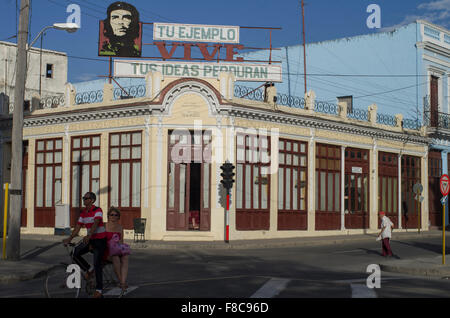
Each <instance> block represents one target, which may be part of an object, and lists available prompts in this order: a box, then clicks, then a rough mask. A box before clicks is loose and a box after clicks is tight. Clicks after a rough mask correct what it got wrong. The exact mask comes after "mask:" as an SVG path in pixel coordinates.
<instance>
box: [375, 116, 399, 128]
mask: <svg viewBox="0 0 450 318" xmlns="http://www.w3.org/2000/svg"><path fill="white" fill-rule="evenodd" d="M377 123H378V124H381V125H387V126H393V127H395V126H397V118H395V116H392V115H386V114H379V113H377Z"/></svg>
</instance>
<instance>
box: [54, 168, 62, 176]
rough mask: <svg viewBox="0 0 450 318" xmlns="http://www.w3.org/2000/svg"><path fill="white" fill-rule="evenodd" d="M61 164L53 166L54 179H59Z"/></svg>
mask: <svg viewBox="0 0 450 318" xmlns="http://www.w3.org/2000/svg"><path fill="white" fill-rule="evenodd" d="M61 170H62V168H61V166H59V167H55V179H61Z"/></svg>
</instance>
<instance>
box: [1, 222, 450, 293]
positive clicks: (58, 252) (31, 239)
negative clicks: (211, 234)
mask: <svg viewBox="0 0 450 318" xmlns="http://www.w3.org/2000/svg"><path fill="white" fill-rule="evenodd" d="M431 237H442V232H441V231H438V230H430V231H422V232H421V233H420V234H418V233H417V232H397V233H394V234H393V240H402V239H420V238H431ZM63 238H64V237H63V236H55V235H37V234H22V235H21V259H20V260H19V261H10V260H3V259H1V260H0V285H2V284H11V283H16V282H20V281H26V280H31V279H35V278H39V277H42V276H43V275H45V273H46V271H48V270H49V269H51V268H52V267H54V266H55V265H56V261H55V260H61V259H64V258H66V259H67V258H68V256H67V252H66V249H65V248H64V247H63V245H62V244H61V241H62V239H63ZM375 238H376V236H375V234H361V235H340V236H322V237H302V238H287V239H263V240H236V241H230V242H228V243H226V242H223V241H222V242H218V241H212V242H187V241H182V242H166V241H148V240H147V241H144V242H134V241H133V240H125V242H126V243H128V244H129V245H130V246H131V248H132V249H183V250H186V249H192V250H195V249H197V250H198V249H242V250H245V249H264V248H283V247H296V246H318V245H327V244H328V245H330V244H341V243H349V242H356V241H358V242H361V241H372V242H373V241H374V240H375ZM446 238H447V239H446V241H448V242H450V236H447V235H446ZM449 244H450V243H449ZM0 250H1V248H0ZM1 255H2V254H1ZM447 259H448V260H447V261H446V265H442V255H441V256H433V257H427V258H418V259H407V260H406V259H397V258H395V257H393V258H386V259H383V260H382V261H380V264H379V265H380V269H381V270H382V271H385V272H395V273H402V274H410V275H418V276H437V277H450V255H448V257H447Z"/></svg>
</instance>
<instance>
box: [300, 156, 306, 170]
mask: <svg viewBox="0 0 450 318" xmlns="http://www.w3.org/2000/svg"><path fill="white" fill-rule="evenodd" d="M300 166H302V167H306V156H301V157H300Z"/></svg>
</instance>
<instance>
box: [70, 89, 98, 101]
mask: <svg viewBox="0 0 450 318" xmlns="http://www.w3.org/2000/svg"><path fill="white" fill-rule="evenodd" d="M102 101H103V90H102V89H100V90H96V91H90V92H84V93H77V94H76V95H75V104H76V105H80V104H94V103H101V102H102Z"/></svg>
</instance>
